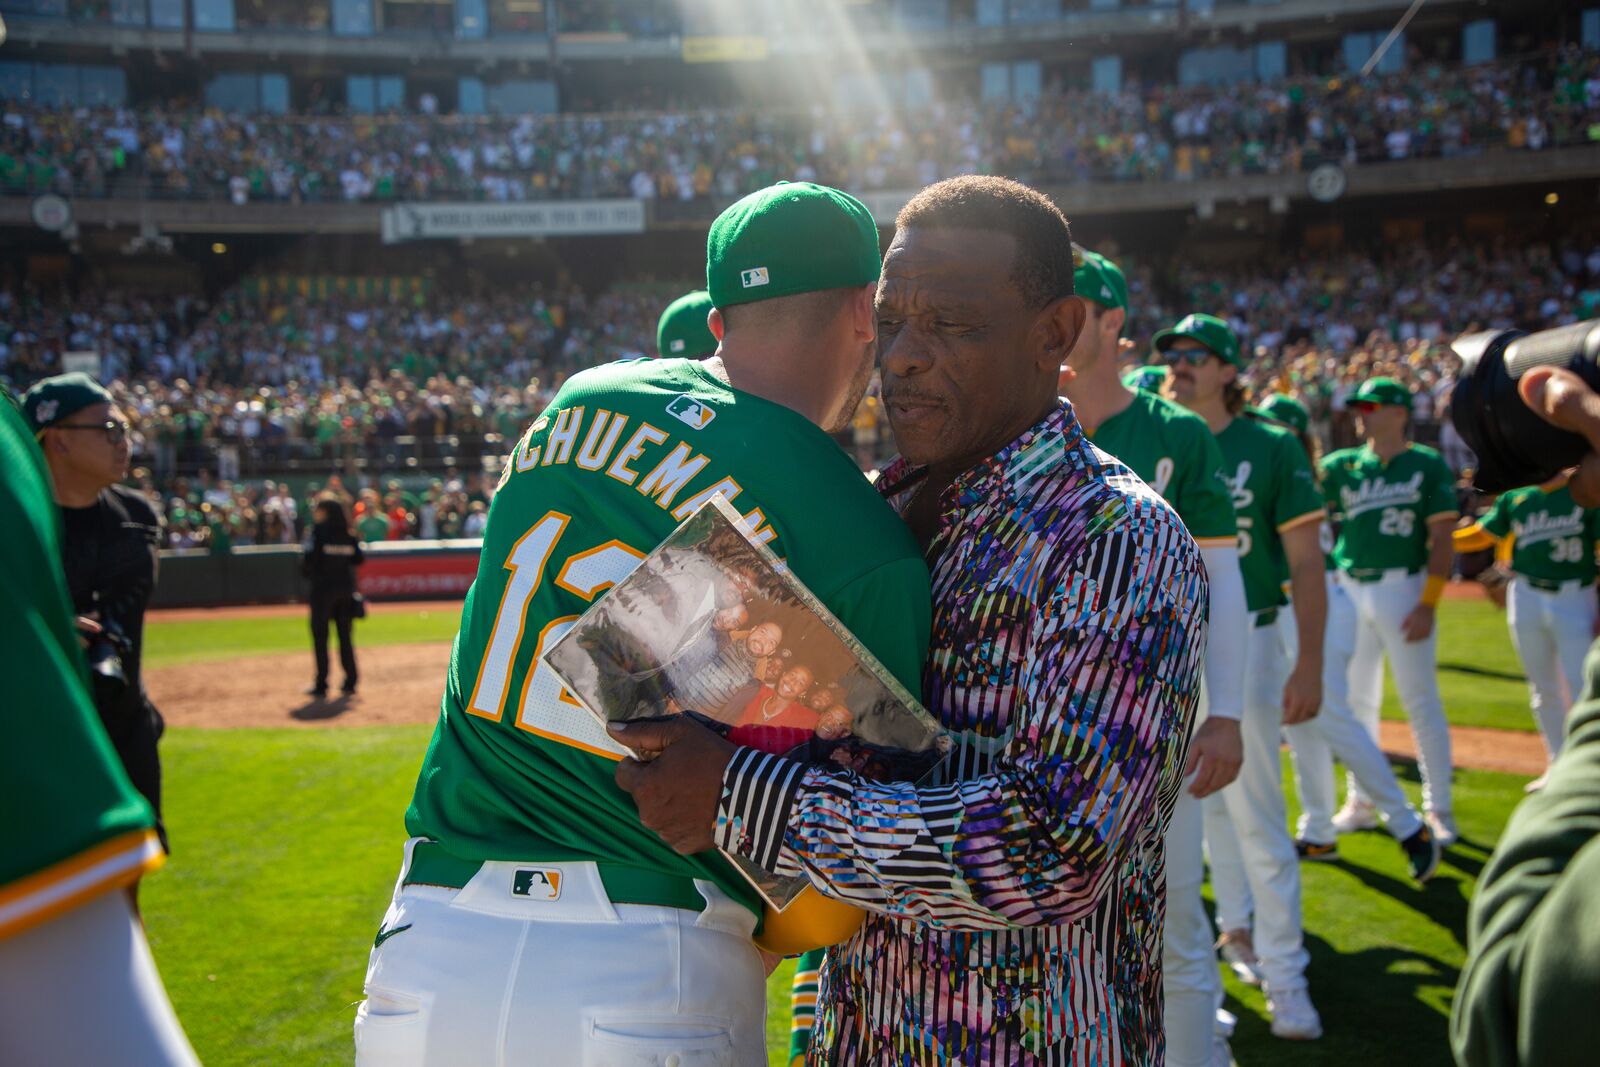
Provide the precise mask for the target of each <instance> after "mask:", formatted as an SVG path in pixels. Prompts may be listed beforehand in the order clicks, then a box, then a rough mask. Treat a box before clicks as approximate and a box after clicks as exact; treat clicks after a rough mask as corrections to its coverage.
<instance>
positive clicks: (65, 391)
mask: <svg viewBox="0 0 1600 1067" xmlns="http://www.w3.org/2000/svg"><path fill="white" fill-rule="evenodd" d="M111 402H112V400H111V394H110V393H108V392H106V390H105V388H104V387H103V386H102V385H101V384H100V383H99V382H97V381H95V380H94V379H93V378H91V377H89V376H88V375H87V374H84V373H83V372H82V371H73V372H72V373H71V374H58V375H56V376H55V377H54V378H46V379H44V380H43V381H41V382H35V383H34V385H33V388H31V389H29V390H28V391H27V392H26V393H23V394H22V414H23V416H24V417H25V418H26V419H27V420H28V425H29V426H31V427H33V432H34V433H38V432H39V431H40V430H43V429H47V428H49V427H50V426H52V425H54V424H55V423H58V422H60V421H61V420H63V419H65V418H68V417H70V416H72V415H76V414H77V413H78V412H80V411H82V410H83V409H84V408H92V407H94V406H95V405H96V404H109V403H111Z"/></svg>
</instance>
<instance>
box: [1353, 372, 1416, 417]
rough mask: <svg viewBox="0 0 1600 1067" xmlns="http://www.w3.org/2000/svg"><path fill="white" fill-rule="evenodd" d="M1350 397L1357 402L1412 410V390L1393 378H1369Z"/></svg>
mask: <svg viewBox="0 0 1600 1067" xmlns="http://www.w3.org/2000/svg"><path fill="white" fill-rule="evenodd" d="M1350 399H1351V401H1352V402H1353V403H1356V404H1382V405H1386V406H1393V407H1400V408H1405V409H1406V410H1407V411H1410V410H1411V390H1409V389H1407V388H1406V387H1405V386H1403V385H1401V384H1400V383H1399V382H1397V381H1395V380H1394V379H1393V378H1369V379H1367V380H1366V381H1364V382H1362V383H1361V388H1359V389H1357V390H1356V395H1355V396H1353V397H1351V398H1350Z"/></svg>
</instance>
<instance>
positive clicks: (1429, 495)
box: [1422, 454, 1461, 522]
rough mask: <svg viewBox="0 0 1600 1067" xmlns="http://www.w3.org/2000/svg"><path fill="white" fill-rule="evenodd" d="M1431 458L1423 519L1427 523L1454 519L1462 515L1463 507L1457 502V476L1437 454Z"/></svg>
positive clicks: (1424, 498) (1425, 490)
mask: <svg viewBox="0 0 1600 1067" xmlns="http://www.w3.org/2000/svg"><path fill="white" fill-rule="evenodd" d="M1429 458H1430V459H1431V460H1432V462H1430V463H1429V464H1428V468H1427V469H1428V476H1427V482H1426V486H1425V489H1424V493H1425V495H1424V497H1423V506H1422V515H1423V519H1424V521H1427V522H1432V521H1433V520H1434V519H1437V518H1441V517H1444V516H1449V517H1450V518H1452V519H1453V518H1455V517H1456V516H1458V515H1460V514H1461V507H1460V505H1459V504H1458V503H1457V502H1456V476H1455V475H1454V474H1452V473H1451V471H1450V467H1449V465H1448V464H1446V463H1445V461H1444V460H1443V459H1442V458H1440V457H1439V456H1438V455H1437V454H1435V455H1433V456H1430V457H1429Z"/></svg>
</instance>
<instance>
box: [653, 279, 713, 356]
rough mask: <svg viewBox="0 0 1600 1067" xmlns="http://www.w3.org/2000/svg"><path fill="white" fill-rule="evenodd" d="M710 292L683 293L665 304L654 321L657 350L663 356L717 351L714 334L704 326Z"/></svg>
mask: <svg viewBox="0 0 1600 1067" xmlns="http://www.w3.org/2000/svg"><path fill="white" fill-rule="evenodd" d="M710 311H711V294H710V293H708V292H706V291H705V290H704V289H696V290H695V291H694V292H692V293H684V294H683V295H682V296H680V297H678V299H676V300H674V301H673V302H672V303H670V304H668V305H667V310H665V311H663V312H662V313H661V321H660V322H658V323H656V351H657V352H658V353H659V354H660V356H661V358H662V359H675V358H676V359H701V358H703V357H705V356H709V355H710V354H711V353H713V352H715V351H716V350H717V338H716V335H715V334H713V333H712V332H711V327H710V326H707V325H706V315H707V314H709V313H710Z"/></svg>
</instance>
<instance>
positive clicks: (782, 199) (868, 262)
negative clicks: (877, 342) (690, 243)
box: [706, 182, 883, 308]
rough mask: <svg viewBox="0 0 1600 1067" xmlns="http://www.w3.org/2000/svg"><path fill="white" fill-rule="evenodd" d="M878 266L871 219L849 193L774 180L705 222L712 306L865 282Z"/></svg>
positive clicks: (873, 276)
mask: <svg viewBox="0 0 1600 1067" xmlns="http://www.w3.org/2000/svg"><path fill="white" fill-rule="evenodd" d="M882 270H883V257H882V255H881V254H880V253H879V251H878V224H877V223H876V222H874V221H873V218H872V212H870V211H868V210H867V208H866V206H865V205H864V204H862V203H861V201H859V200H857V199H856V198H855V197H853V196H851V195H850V194H848V193H841V192H840V191H839V190H837V189H830V188H828V187H827V186H825V185H815V184H813V183H811V182H779V183H778V184H777V185H772V186H768V187H767V188H765V189H760V190H758V191H756V192H753V193H751V194H750V195H749V196H747V197H745V198H744V199H743V200H740V201H739V202H738V203H736V204H734V205H733V206H732V207H730V208H728V210H726V211H724V212H723V213H722V214H721V215H718V216H717V221H715V222H713V223H712V224H711V232H710V233H709V234H708V235H707V236H706V289H707V290H708V291H709V292H710V293H711V303H712V305H713V306H715V307H719V308H725V307H732V306H733V305H735V304H753V303H755V302H756V301H758V300H774V299H776V298H778V297H780V296H795V295H796V294H799V293H815V292H820V291H822V290H824V289H844V288H848V287H851V286H858V285H872V284H873V283H875V282H876V281H877V280H878V275H879V273H881V272H882Z"/></svg>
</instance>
